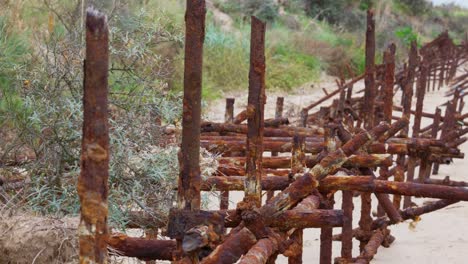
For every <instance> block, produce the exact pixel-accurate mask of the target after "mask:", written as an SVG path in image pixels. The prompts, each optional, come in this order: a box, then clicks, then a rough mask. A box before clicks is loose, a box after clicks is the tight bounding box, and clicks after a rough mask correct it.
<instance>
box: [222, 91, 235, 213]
mask: <svg viewBox="0 0 468 264" xmlns="http://www.w3.org/2000/svg"><path fill="white" fill-rule="evenodd" d="M234 102H235V99H234V98H226V112H225V114H224V122H225V123H232V122H233V121H234ZM220 198H221V199H220V204H219V209H221V210H225V209H228V208H229V191H221V194H220Z"/></svg>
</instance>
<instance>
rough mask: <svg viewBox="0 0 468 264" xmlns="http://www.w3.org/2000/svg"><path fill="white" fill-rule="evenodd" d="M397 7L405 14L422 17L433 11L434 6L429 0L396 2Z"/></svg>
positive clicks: (402, 0) (396, 0)
mask: <svg viewBox="0 0 468 264" xmlns="http://www.w3.org/2000/svg"><path fill="white" fill-rule="evenodd" d="M395 2H396V4H397V6H398V7H399V8H400V9H401V10H402V11H403V12H405V13H407V14H410V15H416V16H421V15H424V14H427V13H429V12H430V11H431V9H432V4H431V3H430V2H429V1H427V0H395Z"/></svg>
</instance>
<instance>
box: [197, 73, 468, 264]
mask: <svg viewBox="0 0 468 264" xmlns="http://www.w3.org/2000/svg"><path fill="white" fill-rule="evenodd" d="M319 87H320V88H321V87H335V85H333V84H332V83H330V82H329V81H327V82H323V83H322V84H319ZM362 87H363V84H362V83H359V84H357V85H356V88H355V89H356V90H355V91H357V90H360V89H361V88H362ZM327 90H329V91H332V88H327ZM441 91H443V90H441ZM441 91H436V92H429V93H428V94H426V98H425V102H424V111H427V112H430V113H433V112H434V111H435V107H436V106H438V105H440V104H442V103H443V102H445V101H446V100H447V98H445V97H443V92H441ZM323 95H324V94H323V91H322V90H321V89H318V88H315V89H312V88H310V86H309V85H307V86H305V87H303V88H300V89H298V90H296V91H295V93H289V94H284V93H283V94H275V93H268V92H267V96H268V98H267V105H266V108H265V109H266V112H265V113H266V114H265V117H266V118H269V117H274V107H275V101H276V96H284V97H285V107H284V109H285V114H286V115H287V116H297V114H298V111H299V109H300V108H301V107H303V106H305V105H307V104H310V103H311V102H313V101H315V100H317V99H319V98H321V97H322V96H323ZM400 96H401V95H399V94H397V95H396V96H395V98H400ZM225 97H234V98H236V104H235V114H237V113H238V112H240V111H241V110H242V109H244V108H245V106H246V102H247V91H246V92H243V93H241V92H237V93H229V94H226V95H225ZM413 101H415V99H413ZM395 103H396V104H398V105H399V100H398V99H396V100H395ZM414 104H415V102H413V105H414ZM325 105H327V103H325ZM224 107H225V105H224V99H222V100H217V101H215V102H213V103H212V104H211V105H210V106H208V107H207V109H205V110H206V111H205V116H206V117H207V118H208V119H209V120H213V121H220V122H222V121H223V118H224ZM413 108H414V106H413ZM444 111H445V108H442V113H444ZM428 121H429V120H428V119H423V126H424V125H426V124H427V123H428ZM461 150H462V152H465V153H468V144H464V145H462V146H461ZM465 170H466V171H465ZM467 174H468V160H467V159H464V160H454V164H452V165H450V166H443V165H441V167H440V171H439V175H437V176H432V177H433V178H440V179H443V178H444V177H445V176H447V175H450V178H451V179H453V180H464V181H466V180H467ZM242 196H243V193H242V192H233V193H232V195H231V200H232V202H231V205H230V207H231V208H235V204H236V203H237V201H239V200H241V199H242ZM426 200H430V199H414V200H413V201H414V202H416V203H417V204H418V205H421V204H422V203H423V202H424V201H426ZM211 201H212V202H213V204H212V205H210V207H211V209H216V208H217V204H218V201H217V198H215V197H213V198H211ZM335 201H336V205H337V206H336V207H339V206H341V193H337V195H335ZM375 201H376V199H375V198H374V199H373V206H374V207H376V202H375ZM354 206H355V208H356V210H354V220H353V222H354V223H353V226H354V227H357V223H358V221H359V212H360V209H359V208H360V199H359V198H354ZM336 207H335V208H336ZM374 210H375V209H374ZM467 219H468V204H467V203H458V204H454V205H451V206H449V207H447V208H444V209H442V210H439V211H436V212H433V213H431V214H428V215H424V216H423V217H422V221H420V222H418V223H416V227H415V228H410V226H409V223H410V221H406V222H404V223H401V224H399V225H397V226H392V227H390V229H391V232H392V235H394V236H395V237H396V240H395V242H394V243H393V244H392V246H391V247H390V248H382V247H381V248H379V252H378V254H377V255H376V258H375V259H374V260H373V261H372V263H382V264H387V263H451V264H452V263H453V264H462V263H467V260H466V255H465V253H466V248H467V245H468V238H467V234H468V225H466V221H467ZM340 232H341V229H340V228H335V229H334V233H335V234H336V233H340ZM319 237H320V231H319V230H318V229H307V230H306V231H305V232H304V241H305V242H304V255H303V260H304V263H319V261H318V259H319V257H318V256H319V248H320V241H319ZM358 249H359V242H358V241H355V242H354V245H353V251H354V252H353V255H354V256H357V255H358V254H359V252H358ZM340 251H341V243H339V242H334V243H333V257H337V256H339V255H340ZM277 263H287V259H286V258H284V257H280V258H278V261H277Z"/></svg>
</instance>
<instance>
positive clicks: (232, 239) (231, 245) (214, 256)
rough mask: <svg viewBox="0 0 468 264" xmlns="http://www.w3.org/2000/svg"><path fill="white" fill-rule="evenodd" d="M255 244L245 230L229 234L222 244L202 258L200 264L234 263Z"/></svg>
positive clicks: (252, 237) (253, 236)
mask: <svg viewBox="0 0 468 264" xmlns="http://www.w3.org/2000/svg"><path fill="white" fill-rule="evenodd" d="M256 242H257V239H256V238H255V235H254V234H253V233H252V232H250V231H249V230H248V229H247V228H245V227H244V228H242V229H240V231H238V232H237V233H234V234H230V235H229V236H228V237H227V238H226V239H225V240H224V241H223V243H222V244H220V245H219V246H218V247H216V248H215V250H214V251H213V252H211V254H210V255H209V256H207V257H206V258H204V259H203V260H202V261H201V262H200V263H201V264H222V263H236V261H237V260H238V259H239V258H240V257H241V256H242V255H244V254H245V253H247V252H248V250H249V249H250V248H251V247H252V246H253V245H254V244H255V243H256Z"/></svg>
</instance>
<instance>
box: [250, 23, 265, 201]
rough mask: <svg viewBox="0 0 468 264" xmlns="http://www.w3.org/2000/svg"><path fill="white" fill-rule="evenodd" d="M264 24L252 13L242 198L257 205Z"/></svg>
mask: <svg viewBox="0 0 468 264" xmlns="http://www.w3.org/2000/svg"><path fill="white" fill-rule="evenodd" d="M265 29H266V26H265V23H263V22H262V21H261V20H259V19H258V18H256V17H253V16H252V29H251V36H250V72H249V98H248V106H247V112H248V113H249V115H248V120H247V124H248V129H247V151H246V152H247V153H246V154H247V155H246V161H245V165H246V176H247V177H246V184H245V186H246V188H245V199H246V201H250V202H252V203H254V204H255V205H256V206H257V207H260V206H261V196H262V186H261V177H262V155H263V128H264V123H263V119H264V107H265Z"/></svg>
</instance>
